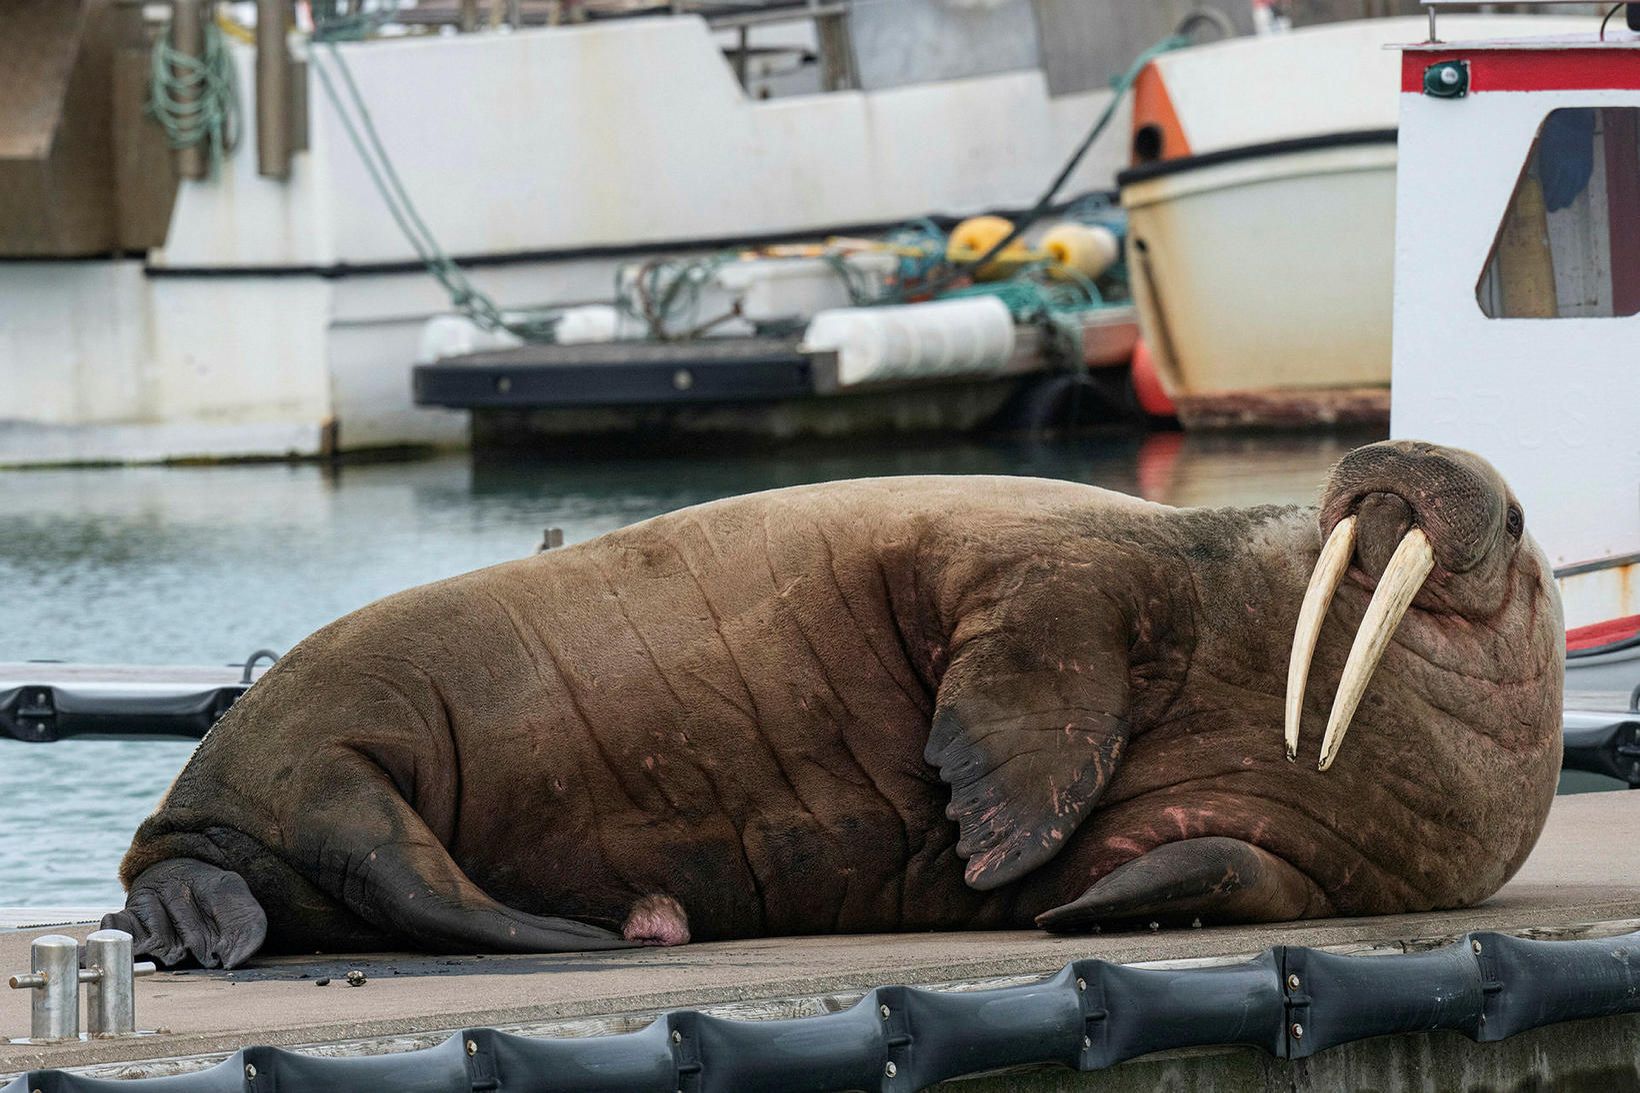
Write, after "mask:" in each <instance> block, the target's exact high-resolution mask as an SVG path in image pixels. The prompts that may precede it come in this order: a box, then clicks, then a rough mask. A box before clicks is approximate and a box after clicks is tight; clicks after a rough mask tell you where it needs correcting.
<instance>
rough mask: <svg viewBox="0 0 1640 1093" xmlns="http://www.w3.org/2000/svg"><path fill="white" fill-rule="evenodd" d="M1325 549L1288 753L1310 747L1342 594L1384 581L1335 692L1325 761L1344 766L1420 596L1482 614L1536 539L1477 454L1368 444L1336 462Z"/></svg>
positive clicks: (1451, 609) (1293, 673) (1307, 606)
mask: <svg viewBox="0 0 1640 1093" xmlns="http://www.w3.org/2000/svg"><path fill="white" fill-rule="evenodd" d="M1320 521H1321V534H1322V539H1323V542H1324V544H1325V545H1324V546H1323V547H1322V549H1321V556H1320V558H1319V559H1318V560H1317V562H1316V566H1315V570H1314V572H1313V573H1312V574H1311V576H1310V583H1309V587H1308V588H1307V589H1306V591H1305V593H1304V601H1303V605H1302V607H1301V608H1300V611H1299V618H1298V627H1297V629H1296V630H1295V631H1294V634H1293V648H1292V660H1291V662H1290V664H1289V668H1288V674H1287V706H1286V742H1287V758H1288V759H1289V760H1295V761H1296V759H1297V756H1298V737H1299V722H1300V717H1301V713H1302V711H1303V708H1304V689H1305V680H1306V678H1307V677H1308V675H1309V671H1310V659H1311V657H1312V656H1313V655H1314V653H1315V647H1316V642H1317V641H1318V640H1319V639H1320V635H1321V626H1322V623H1323V621H1324V620H1325V619H1326V617H1327V608H1328V606H1329V605H1330V604H1331V602H1332V597H1333V593H1334V592H1335V591H1336V590H1337V589H1338V586H1339V585H1340V584H1341V583H1342V582H1343V581H1345V580H1354V581H1357V582H1358V583H1360V584H1361V585H1362V586H1363V587H1366V588H1369V589H1371V590H1372V599H1371V602H1370V604H1369V605H1368V608H1367V612H1366V615H1365V616H1364V617H1363V619H1362V621H1361V627H1360V629H1359V630H1358V631H1357V632H1356V634H1355V641H1354V644H1353V645H1352V646H1351V648H1350V655H1349V660H1348V661H1347V662H1346V665H1345V668H1344V674H1343V677H1342V678H1341V679H1340V680H1339V684H1338V691H1337V694H1336V696H1335V697H1334V699H1333V704H1332V712H1331V714H1330V716H1329V717H1328V720H1327V731H1326V735H1325V737H1323V739H1322V744H1321V759H1320V764H1319V766H1320V769H1321V770H1326V769H1328V768H1329V767H1331V766H1332V764H1333V760H1334V759H1336V758H1337V757H1338V750H1339V748H1340V747H1341V746H1342V745H1343V743H1344V735H1345V734H1346V733H1347V732H1349V728H1350V722H1351V720H1352V719H1353V718H1354V716H1355V711H1356V707H1357V706H1358V705H1359V704H1360V702H1361V697H1362V695H1363V694H1365V693H1366V689H1367V684H1368V683H1369V682H1370V681H1371V679H1372V674H1373V671H1374V669H1376V668H1377V666H1378V661H1379V660H1380V658H1382V656H1383V654H1384V649H1385V647H1386V646H1388V644H1389V642H1390V639H1391V638H1392V637H1393V636H1394V634H1395V630H1396V627H1397V626H1399V625H1400V623H1401V620H1402V618H1403V617H1404V616H1405V615H1406V613H1407V610H1408V608H1409V607H1411V606H1412V605H1413V604H1415V603H1416V604H1417V605H1418V607H1420V608H1422V609H1426V610H1431V611H1439V612H1443V613H1446V614H1451V615H1456V616H1461V617H1463V618H1465V619H1470V620H1476V621H1482V620H1492V619H1494V618H1495V617H1496V616H1497V615H1498V613H1499V612H1500V611H1502V610H1503V609H1504V607H1505V606H1506V604H1507V601H1508V599H1509V594H1510V589H1511V587H1512V585H1511V582H1510V581H1509V580H1508V579H1507V574H1508V572H1509V570H1510V568H1511V567H1512V566H1513V565H1514V562H1515V558H1516V555H1517V553H1518V552H1519V551H1520V550H1521V549H1522V542H1523V541H1526V542H1529V540H1526V537H1525V530H1526V521H1525V515H1524V513H1523V512H1522V510H1521V506H1520V502H1519V501H1518V500H1517V499H1516V498H1515V496H1514V494H1513V493H1511V492H1510V490H1509V487H1508V486H1507V485H1506V484H1505V483H1504V481H1503V479H1502V478H1501V477H1500V476H1499V475H1498V473H1497V471H1495V470H1493V469H1492V467H1491V465H1490V464H1488V463H1487V462H1486V461H1484V460H1482V459H1481V458H1479V457H1478V456H1475V455H1472V454H1471V453H1469V452H1464V451H1458V450H1455V449H1451V448H1437V447H1435V446H1434V445H1431V444H1425V443H1421V442H1412V441H1386V442H1384V443H1381V444H1371V445H1368V446H1366V447H1364V448H1357V449H1356V450H1355V451H1353V452H1351V453H1350V454H1349V455H1347V456H1345V457H1344V459H1343V460H1341V461H1340V462H1339V463H1338V465H1337V466H1336V467H1335V468H1334V469H1333V472H1332V475H1331V477H1330V478H1329V480H1328V482H1327V486H1326V490H1325V492H1324V494H1323V497H1322V503H1321V509H1320Z"/></svg>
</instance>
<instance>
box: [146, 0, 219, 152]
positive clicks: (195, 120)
mask: <svg viewBox="0 0 1640 1093" xmlns="http://www.w3.org/2000/svg"><path fill="white" fill-rule="evenodd" d="M204 31H205V47H204V52H203V54H202V55H201V56H198V57H195V56H194V55H193V54H191V53H184V52H182V51H181V50H179V49H177V48H176V47H175V46H173V45H172V44H171V27H170V26H169V25H167V26H166V27H165V28H164V29H162V30H161V31H160V34H159V36H158V37H157V38H155V39H154V46H153V48H152V49H151V50H149V52H148V103H147V112H148V116H149V117H151V118H153V119H154V120H155V121H156V122H158V123H159V126H160V128H161V129H163V130H164V131H165V139H166V141H167V142H168V143H169V144H170V146H171V147H172V148H193V147H196V146H198V145H204V146H205V148H206V150H207V151H208V152H209V153H210V159H211V171H212V173H213V174H214V173H215V172H216V171H217V170H218V169H219V168H220V167H221V166H222V161H223V159H225V158H226V157H227V156H228V155H230V154H231V153H232V152H233V150H234V149H235V148H236V147H238V145H239V132H240V113H239V81H238V79H237V78H236V76H235V75H234V67H233V61H232V58H230V57H229V56H228V50H227V47H226V46H224V45H223V43H222V34H221V32H220V31H219V30H218V29H217V28H216V25H215V24H214V23H207V24H206V25H205V28H204Z"/></svg>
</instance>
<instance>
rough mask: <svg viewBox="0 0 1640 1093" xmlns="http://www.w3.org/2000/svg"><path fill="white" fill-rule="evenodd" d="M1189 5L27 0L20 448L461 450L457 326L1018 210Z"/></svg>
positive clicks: (19, 144) (1117, 145)
mask: <svg viewBox="0 0 1640 1093" xmlns="http://www.w3.org/2000/svg"><path fill="white" fill-rule="evenodd" d="M1215 2H1218V0H1215ZM1221 6H1223V7H1225V8H1226V9H1227V10H1228V9H1232V8H1235V7H1236V6H1237V5H1235V4H1232V3H1229V2H1228V0H1224V2H1223V3H1222V4H1221ZM1242 6H1245V5H1242ZM1192 7H1194V5H1193V4H1191V3H1186V2H1185V0H1167V2H1165V3H1161V2H1159V3H1153V4H1146V5H1143V11H1139V10H1137V9H1135V8H1134V6H1133V5H1132V4H1131V3H1130V2H1129V0H1099V2H1080V0H1079V2H1076V3H1053V4H1032V3H1029V2H1028V0H1002V2H986V3H946V2H945V0H895V2H893V3H882V2H870V3H864V2H862V3H791V2H782V0H760V2H757V3H716V2H708V0H699V2H690V3H669V4H632V3H628V2H624V0H620V2H617V0H584V2H583V0H577V2H576V3H574V4H569V5H565V4H557V3H554V4H543V3H536V2H535V0H530V2H528V3H524V4H522V5H520V4H518V3H499V2H498V3H490V4H485V5H479V4H475V3H469V2H461V3H448V4H431V3H429V4H425V5H421V6H415V5H410V4H405V5H394V4H376V3H368V4H364V3H340V2H336V0H327V2H325V3H319V2H317V0H315V2H313V3H296V4H293V2H292V0H258V2H257V3H255V4H250V3H238V4H233V5H227V4H218V3H213V2H211V0H169V2H167V3H140V2H137V0H73V2H69V0H13V2H12V3H10V4H8V5H7V10H6V29H7V33H6V34H5V35H4V36H3V37H0V73H3V74H4V76H3V77H0V88H3V89H4V95H5V99H4V101H3V102H0V210H4V212H5V215H4V216H0V392H3V393H4V396H5V397H4V401H3V403H0V464H28V463H72V462H87V461H92V462H97V461H119V462H127V461H142V460H169V459H184V458H201V457H203V458H215V457H245V456H263V457H267V456H286V455H298V456H311V455H319V454H324V453H328V452H337V451H346V450H355V449H360V448H369V447H391V446H403V445H441V444H449V445H460V444H463V443H465V442H466V437H467V414H466V413H465V412H462V411H452V410H448V409H442V408H437V407H424V406H417V405H416V404H415V403H414V402H413V400H412V391H411V384H410V382H409V369H410V367H411V363H412V362H413V361H414V359H415V358H416V355H417V349H418V345H419V343H420V340H421V337H422V333H423V328H424V326H425V324H426V323H427V321H428V320H429V319H430V318H432V317H434V316H439V315H449V314H456V315H467V316H472V315H479V316H481V317H483V318H484V319H485V321H486V322H488V323H490V325H494V323H495V321H496V320H497V318H498V317H499V316H501V315H503V314H506V315H513V314H516V313H519V312H524V311H529V312H531V313H535V314H539V313H541V312H542V311H543V310H550V309H557V308H565V307H571V306H576V305H586V304H608V303H609V302H610V297H611V286H612V284H613V282H614V278H615V274H616V271H617V269H618V268H619V267H621V266H622V265H625V264H629V263H634V262H639V263H641V262H642V261H643V260H645V259H646V258H648V257H650V256H654V255H660V254H666V255H679V254H682V255H686V256H687V255H696V256H699V255H706V254H713V253H717V252H720V251H723V250H725V249H730V248H742V247H746V246H758V245H762V244H765V243H768V242H770V241H774V240H779V241H791V240H799V241H801V240H821V239H825V238H827V237H830V236H835V235H850V236H857V235H861V234H866V233H870V232H873V231H880V230H887V229H890V228H893V227H896V226H898V225H900V224H902V223H905V222H909V221H915V220H919V219H922V218H925V217H929V216H931V215H933V216H937V217H941V218H946V219H945V220H944V221H943V222H945V223H947V224H949V223H951V222H952V221H954V220H955V219H960V218H963V217H966V216H970V215H973V214H979V213H984V212H988V211H992V210H1001V211H1005V212H1006V211H1008V210H1011V209H1015V208H1022V207H1024V206H1026V205H1027V204H1028V203H1030V202H1031V201H1032V200H1034V198H1035V197H1036V196H1037V194H1038V192H1039V191H1040V190H1041V188H1042V185H1043V183H1044V181H1045V180H1046V179H1048V178H1049V177H1051V176H1052V172H1053V171H1054V169H1055V168H1056V167H1057V166H1058V165H1059V164H1060V163H1061V162H1063V160H1064V158H1065V156H1066V153H1067V151H1068V150H1069V149H1070V148H1072V147H1073V146H1074V145H1075V143H1076V141H1077V140H1078V138H1079V137H1080V136H1081V135H1082V134H1083V133H1084V132H1085V131H1086V129H1087V126H1088V124H1089V121H1090V120H1091V119H1092V118H1094V117H1095V116H1097V115H1098V114H1099V112H1100V111H1101V110H1102V109H1103V108H1104V107H1105V106H1106V105H1108V104H1109V103H1110V102H1111V99H1112V91H1111V89H1110V86H1109V81H1110V80H1111V78H1112V77H1113V76H1115V75H1117V74H1118V73H1120V72H1122V71H1123V69H1124V68H1125V67H1126V66H1127V65H1128V64H1129V62H1130V61H1131V60H1132V58H1133V56H1134V55H1136V54H1137V53H1138V52H1139V51H1140V50H1142V49H1143V48H1144V47H1145V46H1147V45H1149V44H1151V43H1152V42H1154V41H1156V40H1157V39H1159V38H1162V37H1164V36H1165V35H1167V34H1168V33H1169V32H1170V31H1171V30H1172V29H1173V28H1174V27H1175V25H1176V24H1177V21H1178V19H1179V18H1180V17H1181V16H1182V15H1184V14H1186V13H1187V12H1188V11H1189V10H1191V8H1192ZM401 9H402V10H401ZM566 11H576V12H581V13H583V14H592V15H601V16H607V17H601V18H597V19H588V20H587V21H584V22H579V23H568V22H565V23H561V24H560V25H545V23H544V22H543V20H547V19H549V18H551V17H553V16H554V15H555V14H556V15H562V14H563V13H564V12H566ZM486 12H487V13H488V17H486ZM252 13H256V15H257V17H256V19H255V20H254V23H253V21H252V20H251V18H250V15H251V14H252ZM327 13H328V14H327ZM338 13H340V17H337V16H338ZM241 20H242V21H241ZM1227 25H1229V26H1230V28H1231V29H1232V30H1238V31H1244V32H1245V31H1250V30H1251V28H1252V22H1251V16H1250V13H1243V14H1242V15H1238V16H1237V17H1236V19H1235V20H1233V21H1231V22H1229V23H1227ZM162 122H163V124H161V123H162ZM1121 130H1122V127H1121V126H1119V125H1118V126H1113V127H1112V129H1111V131H1110V132H1109V133H1108V134H1107V139H1105V140H1103V141H1101V142H1099V143H1098V145H1097V146H1095V147H1093V148H1092V149H1091V150H1090V151H1089V153H1088V155H1087V156H1086V158H1085V159H1084V160H1083V161H1082V163H1081V166H1080V168H1079V169H1078V170H1077V171H1076V172H1075V174H1074V175H1073V176H1072V177H1071V178H1069V179H1067V181H1066V187H1065V193H1066V194H1067V195H1075V194H1078V193H1083V192H1091V191H1103V190H1109V189H1110V188H1111V187H1112V185H1113V182H1114V176H1115V172H1116V170H1117V168H1118V167H1119V166H1120V165H1121V162H1122V159H1123V145H1124V143H1125V141H1124V138H1123V136H1122V132H1121ZM236 138H237V139H236ZM168 144H169V145H176V147H174V148H171V147H168ZM429 273H431V274H432V276H429Z"/></svg>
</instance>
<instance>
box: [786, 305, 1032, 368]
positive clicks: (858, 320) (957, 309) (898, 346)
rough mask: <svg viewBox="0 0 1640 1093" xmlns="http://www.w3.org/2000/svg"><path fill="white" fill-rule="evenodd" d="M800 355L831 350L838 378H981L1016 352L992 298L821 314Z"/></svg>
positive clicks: (1005, 317) (1007, 320)
mask: <svg viewBox="0 0 1640 1093" xmlns="http://www.w3.org/2000/svg"><path fill="white" fill-rule="evenodd" d="M802 350H803V351H804V352H806V353H809V352H824V351H827V350H830V351H834V352H836V354H837V381H838V383H839V384H840V385H841V386H844V387H849V386H853V385H855V384H860V383H869V382H874V381H878V380H891V379H917V378H924V377H931V376H955V375H974V374H986V373H992V372H997V371H1000V370H1001V369H1002V368H1003V366H1004V365H1006V364H1007V363H1008V359H1009V358H1010V357H1012V356H1013V353H1014V317H1013V315H1012V314H1011V313H1010V312H1009V311H1008V308H1007V305H1005V304H1004V303H1003V302H1002V301H1001V300H999V299H997V298H996V297H995V296H970V297H964V298H962V299H957V300H936V301H933V302H931V303H925V304H906V305H904V306H900V307H850V308H839V309H837V310H835V311H822V312H821V313H820V314H818V315H816V316H815V317H814V319H813V320H812V321H811V322H810V323H809V328H808V331H807V333H805V334H804V336H803V344H802Z"/></svg>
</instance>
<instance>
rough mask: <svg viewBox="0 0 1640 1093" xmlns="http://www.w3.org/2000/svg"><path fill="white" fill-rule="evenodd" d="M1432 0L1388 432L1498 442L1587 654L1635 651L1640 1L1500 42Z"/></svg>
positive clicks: (1410, 60)
mask: <svg viewBox="0 0 1640 1093" xmlns="http://www.w3.org/2000/svg"><path fill="white" fill-rule="evenodd" d="M1426 6H1427V7H1428V8H1429V9H1430V28H1431V33H1430V35H1429V40H1427V41H1424V42H1419V43H1416V44H1412V45H1407V46H1405V47H1403V48H1402V49H1401V115H1400V119H1401V120H1400V173H1399V178H1398V183H1397V185H1398V192H1397V218H1398V223H1397V228H1396V247H1395V290H1394V301H1395V303H1394V308H1395V311H1394V314H1395V320H1394V334H1393V382H1392V387H1391V389H1392V404H1391V431H1392V433H1393V434H1394V435H1396V436H1404V437H1421V438H1427V439H1429V440H1432V441H1438V442H1440V443H1443V444H1451V445H1456V446H1458V447H1463V448H1469V449H1471V450H1474V451H1476V452H1479V453H1480V454H1482V455H1484V456H1485V457H1486V458H1487V459H1489V460H1491V461H1492V462H1493V463H1494V464H1495V465H1496V466H1497V467H1498V468H1499V470H1500V471H1502V473H1503V475H1504V477H1505V478H1507V479H1508V480H1509V482H1510V483H1511V485H1512V486H1513V487H1514V489H1515V491H1516V493H1517V494H1518V495H1519V497H1520V499H1521V503H1522V505H1523V507H1524V508H1525V511H1526V519H1527V525H1528V527H1529V528H1530V529H1531V531H1532V533H1533V535H1534V536H1535V537H1536V539H1537V541H1538V542H1539V543H1541V544H1542V545H1543V548H1544V550H1545V551H1546V552H1547V553H1548V555H1549V558H1550V561H1551V562H1552V564H1553V565H1554V566H1555V573H1556V577H1557V579H1558V581H1559V584H1560V586H1561V592H1562V597H1563V600H1564V604H1565V611H1566V626H1567V628H1568V631H1569V646H1570V649H1571V651H1572V654H1573V659H1574V661H1575V659H1576V656H1577V654H1578V653H1579V652H1583V653H1588V652H1590V651H1593V652H1597V653H1599V652H1602V651H1610V652H1615V651H1617V650H1618V649H1619V647H1625V646H1626V647H1628V649H1629V652H1630V653H1631V654H1632V652H1633V647H1635V646H1640V637H1637V633H1640V428H1637V427H1636V409H1637V407H1640V33H1637V29H1640V5H1635V4H1629V5H1626V8H1627V12H1625V11H1624V10H1622V9H1623V6H1621V5H1620V6H1618V7H1616V8H1614V9H1613V11H1612V14H1611V16H1609V17H1608V20H1607V23H1606V24H1605V25H1604V26H1602V27H1600V29H1599V30H1598V31H1597V30H1596V24H1597V23H1598V20H1597V19H1592V20H1591V21H1590V27H1589V33H1586V34H1581V35H1578V36H1574V37H1553V38H1533V39H1520V40H1501V41H1500V40H1479V41H1456V40H1454V41H1443V40H1441V37H1440V26H1441V24H1440V22H1439V21H1438V19H1437V16H1438V15H1439V13H1440V10H1441V9H1442V8H1444V7H1447V6H1449V5H1448V4H1447V3H1445V2H1444V0H1443V2H1437V3H1429V4H1426ZM1625 16H1626V17H1625ZM1627 674H1628V675H1631V676H1632V675H1635V674H1636V673H1635V672H1633V671H1630V672H1628V673H1627ZM1625 678H1626V677H1625ZM1625 689H1626V688H1625Z"/></svg>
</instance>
